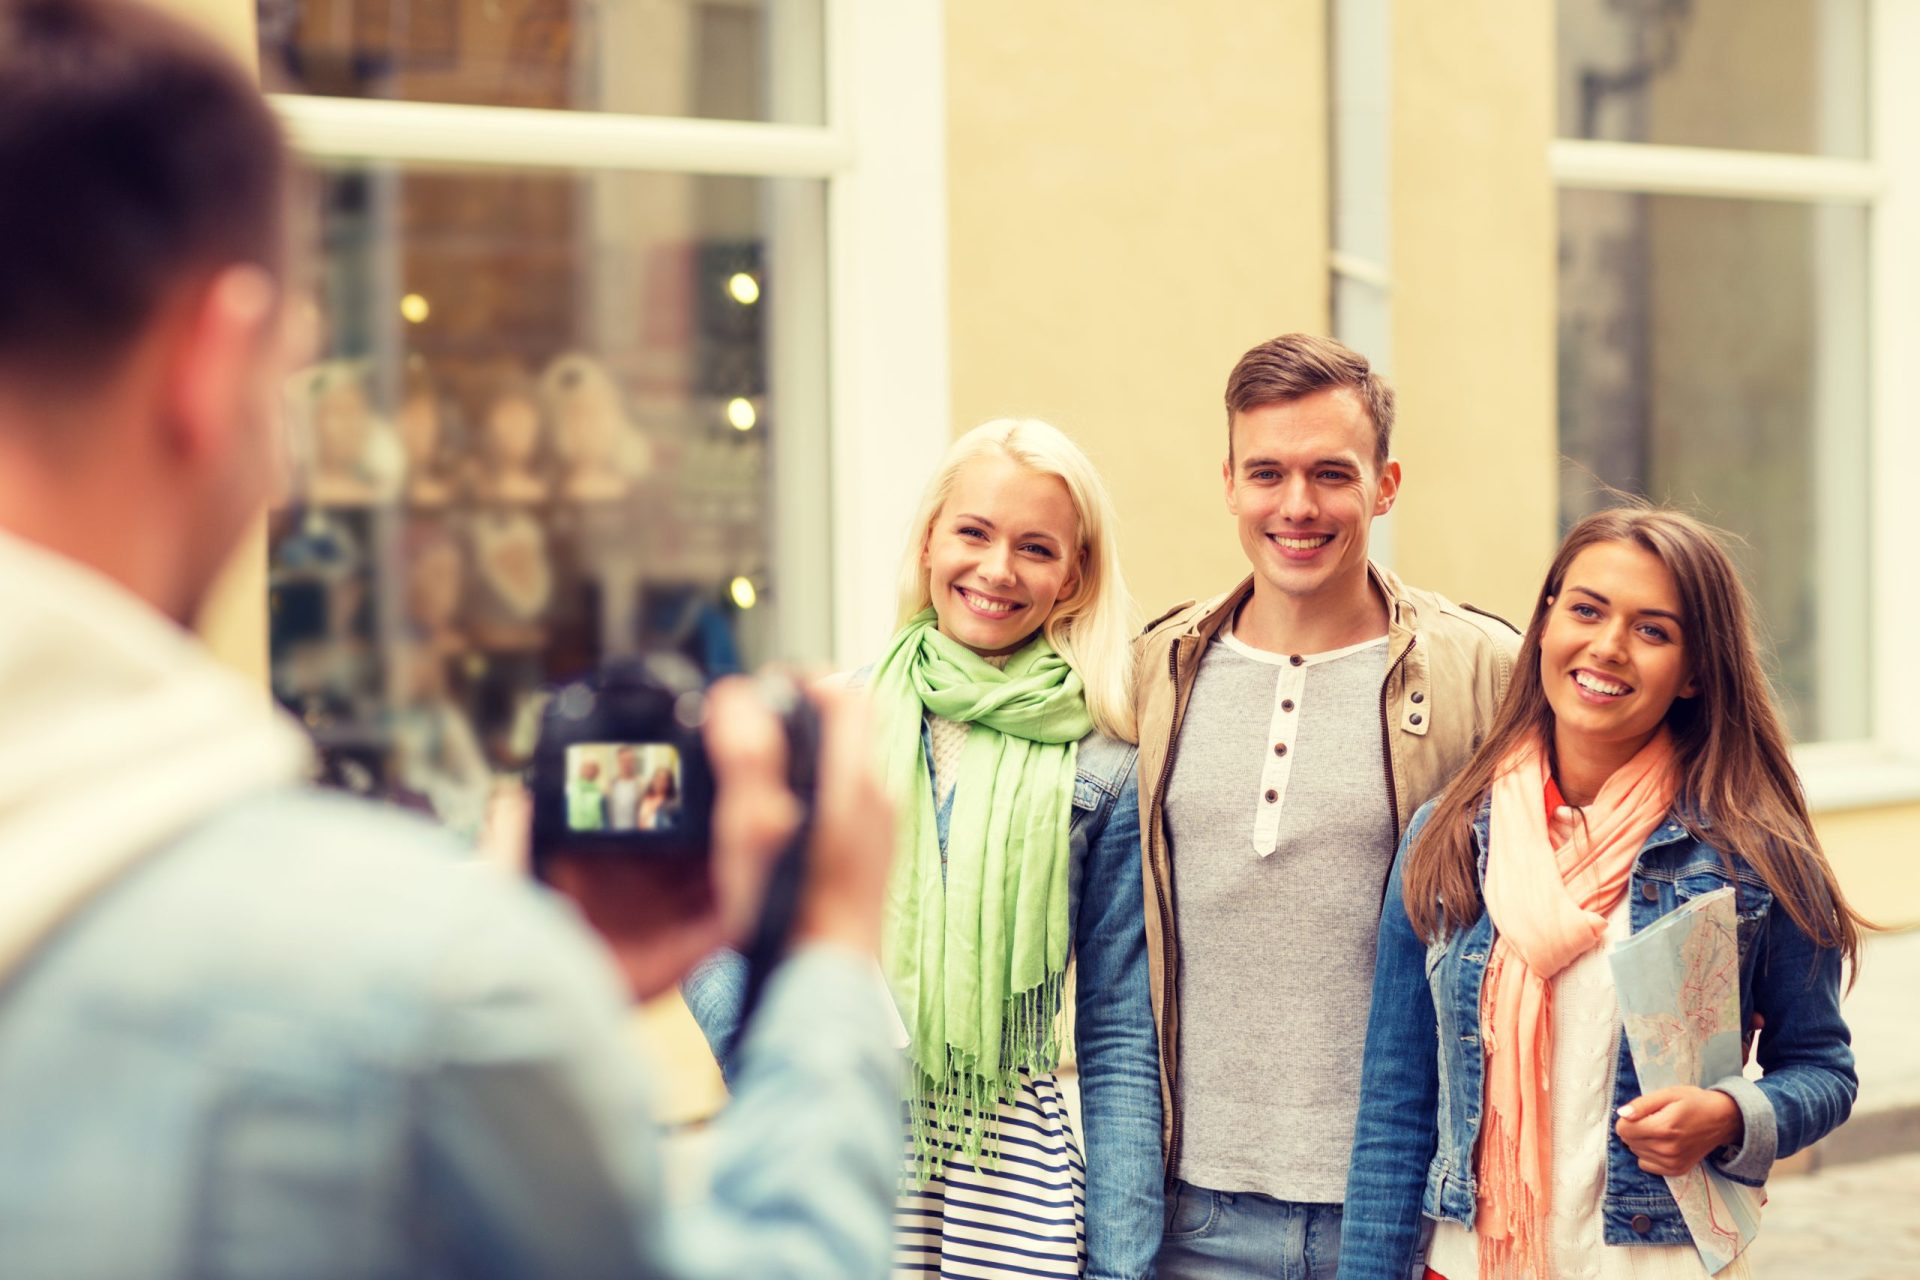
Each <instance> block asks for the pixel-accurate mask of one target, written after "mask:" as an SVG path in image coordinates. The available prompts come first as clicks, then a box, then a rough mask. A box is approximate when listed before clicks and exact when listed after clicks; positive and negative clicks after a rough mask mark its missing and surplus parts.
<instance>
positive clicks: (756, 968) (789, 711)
mask: <svg viewBox="0 0 1920 1280" xmlns="http://www.w3.org/2000/svg"><path fill="white" fill-rule="evenodd" d="M759 685H760V689H761V692H762V694H763V696H765V698H766V699H767V701H768V703H769V704H770V705H771V706H772V708H773V710H774V712H775V714H776V715H778V716H779V717H780V720H781V722H782V724H783V725H784V727H785V729H786V736H787V762H788V763H787V772H788V777H787V782H788V786H789V787H790V788H791V789H792V791H793V793H794V795H795V796H796V797H798V799H799V800H800V808H801V819H800V825H799V827H798V828H797V829H796V830H795V832H794V834H793V837H792V838H791V840H790V841H789V842H788V845H787V847H786V848H785V849H784V850H783V851H782V852H781V855H780V857H779V859H778V861H776V862H775V864H774V867H773V871H772V873H771V875H770V876H769V877H768V881H767V892H766V896H765V898H764V900H763V902H762V906H761V912H760V920H759V924H758V926H757V927H756V928H755V930H754V933H753V936H752V938H751V939H750V940H749V941H748V944H747V948H746V954H747V962H748V978H747V993H746V1005H745V1008H744V1009H743V1011H742V1014H743V1025H744V1016H745V1015H746V1014H749V1013H751V1012H752V1009H753V1006H754V1004H755V1002H756V1001H757V1000H758V998H759V994H760V990H761V987H762V986H763V985H764V983H765V981H766V978H767V976H768V975H769V974H770V973H771V972H772V970H773V968H774V966H775V965H776V964H778V963H779V960H780V956H781V954H782V953H783V952H784V951H785V950H786V945H787V939H788V937H789V935H790V934H791V933H792V931H793V920H794V913H795V911H796V909H797V908H798V906H799V900H800V890H801V887H802V885H803V884H804V882H805V879H806V866H805V856H806V847H807V837H808V834H809V832H810V831H811V828H812V812H813V799H814V782H815V763H816V758H817V756H818V751H819V740H820V726H819V720H818V718H817V716H816V715H815V713H814V709H813V704H812V703H811V702H809V701H808V700H807V698H806V696H805V694H804V693H803V692H802V691H801V690H800V688H799V687H798V686H797V685H795V684H794V683H793V682H791V681H789V680H785V679H781V678H777V677H763V678H762V679H761V680H760V681H759ZM706 718H707V698H706V682H705V681H704V680H703V679H702V677H701V675H700V672H699V671H698V669H697V668H695V667H694V666H693V664H691V663H689V662H687V661H686V660H685V659H683V658H680V657H678V656H676V655H673V654H652V655H648V656H646V657H637V658H622V659H617V660H614V661H612V662H609V663H607V664H606V665H604V666H602V667H601V668H600V669H599V670H597V671H595V672H594V673H592V674H591V675H588V676H586V677H583V678H582V679H579V680H575V681H573V682H571V683H569V684H566V685H563V686H561V687H560V688H559V689H558V690H556V691H555V692H554V694H553V697H552V698H551V699H550V700H549V701H548V703H547V706H546V710H545V711H544V712H543V714H542V716H541V722H540V737H539V741H538V742H537V744H536V745H535V747H534V751H533V762H532V767H531V768H530V770H529V772H528V778H529V788H530V790H531V792H532V796H533V831H532V841H531V848H532V856H533V873H534V874H535V875H536V876H538V877H540V878H541V879H543V880H545V879H547V878H548V877H547V869H548V868H549V867H550V866H551V865H552V863H553V861H554V859H556V858H558V857H566V858H570V859H598V858H617V859H649V860H671V861H679V862H684V863H690V864H696V865H697V864H704V863H705V861H706V860H707V857H708V855H709V853H710V852H711V848H710V840H711V833H712V825H713V796H714V782H713V770H712V767H711V766H710V765H709V764H708V762H707V752H706V746H705V743H704V741H703V739H702V736H701V733H702V729H703V728H704V726H705V724H706Z"/></svg>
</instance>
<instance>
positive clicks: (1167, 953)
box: [1148, 636, 1183, 1180]
mask: <svg viewBox="0 0 1920 1280" xmlns="http://www.w3.org/2000/svg"><path fill="white" fill-rule="evenodd" d="M1167 679H1168V681H1169V682H1170V683H1171V684H1172V685H1173V721H1172V723H1171V725H1169V729H1170V732H1169V733H1168V734H1167V758H1166V759H1165V760H1163V761H1161V763H1160V782H1159V784H1158V785H1157V786H1155V787H1154V789H1153V812H1152V813H1151V814H1149V815H1148V817H1149V819H1150V820H1151V821H1152V823H1153V830H1154V831H1155V832H1158V831H1159V830H1160V828H1161V825H1162V819H1161V816H1160V810H1161V806H1162V805H1163V804H1164V803H1165V802H1166V796H1167V779H1168V778H1170V777H1171V776H1172V775H1173V753H1174V746H1175V744H1176V743H1177V742H1178V741H1179V739H1180V716H1181V706H1180V639H1179V637H1178V636H1176V637H1174V641H1173V644H1172V645H1171V646H1169V647H1168V649H1167ZM1168 858H1169V860H1171V858H1172V854H1171V852H1169V854H1168ZM1153 896H1154V900H1155V901H1156V902H1157V903H1158V904H1159V907H1160V937H1161V942H1162V946H1161V950H1162V952H1163V955H1164V959H1163V963H1162V964H1161V972H1160V1007H1161V1008H1162V1009H1166V1010H1172V1009H1173V1007H1174V1005H1173V1002H1174V999H1175V995H1174V971H1175V969H1176V968H1177V967H1178V965H1179V959H1180V957H1179V955H1178V954H1177V952H1176V950H1175V948H1174V947H1172V946H1170V945H1167V943H1168V941H1169V940H1171V939H1172V937H1173V908H1172V906H1171V905H1170V904H1169V903H1168V902H1167V887H1166V884H1165V883H1164V881H1163V880H1162V878H1161V877H1160V876H1159V875H1158V874H1155V876H1154V877H1153ZM1175 1017H1176V1020H1177V1018H1178V1015H1177V1014H1176V1015H1175ZM1169 1039H1170V1037H1167V1036H1162V1037H1160V1070H1161V1071H1162V1072H1163V1073H1164V1074H1165V1075H1166V1077H1167V1101H1168V1105H1169V1107H1170V1108H1171V1109H1172V1111H1173V1126H1172V1130H1171V1133H1170V1135H1169V1137H1168V1139H1167V1154H1166V1160H1165V1162H1164V1163H1165V1169H1164V1170H1163V1172H1164V1174H1165V1176H1166V1178H1167V1179H1168V1180H1171V1179H1172V1178H1173V1171H1174V1169H1176V1168H1177V1167H1179V1159H1180V1128H1181V1120H1182V1119H1183V1117H1182V1116H1181V1114H1180V1102H1179V1097H1180V1093H1179V1089H1178V1088H1177V1082H1176V1081H1175V1079H1174V1053H1173V1046H1172V1045H1170V1044H1168V1043H1167V1041H1168V1040H1169Z"/></svg>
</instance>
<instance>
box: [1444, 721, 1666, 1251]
mask: <svg viewBox="0 0 1920 1280" xmlns="http://www.w3.org/2000/svg"><path fill="white" fill-rule="evenodd" d="M1547 778H1548V772H1547V753H1546V751H1545V749H1544V747H1543V746H1542V745H1541V744H1538V743H1535V744H1529V745H1528V746H1525V747H1522V748H1520V749H1518V750H1516V751H1515V752H1514V753H1513V754H1512V755H1510V756H1509V757H1507V759H1506V761H1505V762H1504V763H1503V764H1502V765H1501V767H1500V771H1499V772H1498V773H1496V774H1495V775H1494V781H1493V827H1492V831H1491V834H1490V838H1489V847H1488V850H1487V878H1486V890H1485V892H1486V905H1487V914H1488V915H1489V916H1491V917H1492V918H1493V925H1494V930H1495V940H1494V944H1493V952H1492V954H1491V955H1490V956H1489V957H1488V959H1487V974H1486V983H1485V986H1484V988H1483V990H1482V999H1481V1007H1480V1026H1481V1031H1482V1035H1483V1038H1484V1040H1485V1042H1486V1053H1487V1096H1486V1128H1485V1132H1484V1133H1482V1135H1481V1139H1480V1161H1479V1164H1480V1168H1479V1206H1478V1211H1477V1213H1476V1215H1475V1220H1474V1235H1475V1237H1476V1241H1477V1244H1478V1250H1479V1255H1480V1275H1481V1277H1482V1280H1513V1278H1517V1277H1524V1276H1533V1277H1535V1278H1536V1280H1545V1278H1546V1277H1548V1276H1551V1275H1552V1274H1553V1272H1552V1270H1551V1268H1550V1266H1549V1260H1548V1258H1547V1238H1548V1231H1547V1214H1548V1211H1549V1206H1548V1203H1547V1193H1548V1188H1549V1187H1550V1186H1551V1185H1552V1177H1553V1125H1552V1112H1551V1110H1550V1107H1551V1105H1552V1104H1551V1102H1550V1100H1549V1099H1548V1096H1547V1092H1548V1087H1549V1084H1550V1083H1551V1081H1552V1078H1553V985H1552V984H1553V978H1554V975H1556V974H1558V973H1559V972H1560V971H1561V970H1562V969H1564V968H1566V967H1567V966H1568V965H1569V964H1571V963H1573V962H1574V961H1575V960H1576V959H1578V958H1579V957H1580V956H1582V955H1584V954H1586V953H1587V952H1588V951H1591V950H1592V949H1593V948H1594V947H1595V946H1597V945H1599V943H1600V940H1601V938H1602V937H1603V936H1605V934H1606V930H1607V913H1608V912H1609V911H1611V910H1612V909H1613V906H1614V904H1615V903H1617V902H1618V901H1619V900H1620V895H1621V894H1622V893H1624V892H1625V891H1626V887H1627V879H1628V877H1629V876H1631V875H1632V873H1633V864H1634V859H1635V858H1636V857H1637V856H1638V855H1639V853H1640V847H1641V845H1643V844H1644V843H1645V842H1646V839H1647V837H1648V836H1649V835H1651V834H1652V832H1653V829H1654V828H1655V827H1657V826H1659V825H1660V823H1661V821H1662V820H1664V819H1665V817H1666V816H1667V811H1668V810H1669V809H1670V808H1672V807H1673V797H1674V791H1675V789H1676V786H1677V781H1678V779H1677V775H1676V773H1675V770H1674V752H1673V740H1672V738H1671V737H1669V736H1668V734H1667V731H1666V730H1665V729H1662V730H1661V731H1660V732H1659V733H1658V734H1656V735H1655V736H1654V738H1653V740H1652V741H1650V742H1648V743H1647V745H1646V746H1644V747H1642V748H1641V749H1640V751H1639V753H1638V754H1636V755H1635V756H1634V757H1633V758H1632V759H1631V760H1629V761H1627V763H1625V764H1623V765H1621V766H1620V767H1619V768H1618V769H1616V770H1615V771H1614V773H1613V776H1612V777H1610V778H1608V779H1607V782H1606V785H1605V786H1603V787H1602V788H1601V789H1600V794H1599V796H1598V797H1596V798H1595V800H1594V802H1593V804H1591V805H1589V806H1588V807H1587V810H1586V821H1585V822H1584V823H1576V824H1575V825H1574V827H1573V828H1572V831H1571V838H1570V839H1568V840H1567V841H1566V842H1565V843H1564V844H1561V845H1559V846H1558V847H1555V845H1554V842H1553V838H1552V836H1551V835H1550V833H1549V831H1548V827H1547V814H1546V810H1545V807H1544V806H1543V805H1542V803H1541V796H1542V795H1543V793H1544V791H1545V788H1546V785H1547Z"/></svg>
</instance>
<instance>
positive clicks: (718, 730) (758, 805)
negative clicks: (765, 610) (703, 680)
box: [707, 681, 893, 955]
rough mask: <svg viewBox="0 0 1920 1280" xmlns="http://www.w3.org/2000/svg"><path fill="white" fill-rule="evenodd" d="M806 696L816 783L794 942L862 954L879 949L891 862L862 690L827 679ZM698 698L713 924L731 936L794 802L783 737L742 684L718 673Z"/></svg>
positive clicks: (761, 886)
mask: <svg viewBox="0 0 1920 1280" xmlns="http://www.w3.org/2000/svg"><path fill="white" fill-rule="evenodd" d="M808 696H809V697H810V698H811V699H812V701H813V702H814V704H815V706H816V708H817V710H818V712H819V716H820V761H819V769H818V777H819V779H820V781H819V794H818V796H817V797H816V801H815V810H814V816H813V831H812V840H811V842H810V846H809V848H808V851H807V852H808V858H809V862H808V869H807V883H806V887H805V888H804V889H803V890H802V892H801V899H800V907H799V912H798V915H797V919H796V921H795V924H794V938H793V942H794V945H795V946H796V947H798V946H802V945H806V944H808V943H829V944H833V945H837V946H843V947H847V948H851V949H853V950H856V951H860V952H862V953H864V954H869V955H871V954H874V953H875V952H877V951H878V949H879V941H880V916H881V908H882V904H883V902H884V900H885V896H886V886H887V872H888V869H889V867H890V866H891V865H892V861H893V806H892V805H891V804H890V803H889V802H888V801H887V799H886V796H885V794H884V793H883V792H882V791H881V789H880V782H879V777H878V775H877V773H876V771H875V769H874V767H873V754H872V742H871V735H870V731H869V729H868V725H867V707H866V701H865V699H864V698H862V697H861V696H860V695H858V694H857V693H851V692H849V691H847V690H844V689H832V688H815V689H813V690H811V691H809V694H808ZM708 707H709V714H708V720H707V754H708V756H709V757H710V758H711V759H712V761H713V769H714V777H715V782H716V784H717V790H718V794H717V797H716V800H715V804H714V818H713V836H714V866H713V869H714V885H715V892H716V897H717V898H718V900H719V906H720V913H721V918H722V921H723V923H724V926H725V928H726V929H727V931H728V933H729V934H730V936H731V937H732V938H733V939H734V940H735V941H739V940H741V939H744V938H745V936H746V934H747V931H748V930H749V929H750V928H751V926H752V924H753V922H754V920H755V918H756V917H757V915H758V913H759V910H760V901H761V897H762V895H763V893H764V891H765V887H766V880H767V873H768V871H769V870H770V868H771V867H772V865H773V862H774V860H775V858H777V857H778V856H779V853H780V850H781V848H782V847H783V846H784V844H785V842H786V840H787V838H788V837H789V836H790V835H791V834H792V832H793V828H794V826H795V824H796V823H797V822H798V821H799V816H800V809H799V802H798V801H797V800H796V799H795V798H794V796H793V795H792V793H791V792H790V791H788V789H787V785H786V776H787V758H786V751H787V746H786V740H785V737H784V735H783V734H782V733H781V730H780V726H779V722H778V721H777V720H775V719H774V717H773V716H772V714H771V713H770V712H769V711H768V710H767V709H766V705H765V703H764V702H763V701H762V700H761V698H760V696H759V695H758V694H757V693H756V692H755V691H754V690H753V688H752V686H751V685H750V684H748V683H747V682H745V681H723V682H722V683H720V684H719V685H716V686H715V687H714V689H713V691H712V696H711V699H710V701H709V704H708Z"/></svg>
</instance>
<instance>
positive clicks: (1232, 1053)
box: [1165, 631, 1394, 1203]
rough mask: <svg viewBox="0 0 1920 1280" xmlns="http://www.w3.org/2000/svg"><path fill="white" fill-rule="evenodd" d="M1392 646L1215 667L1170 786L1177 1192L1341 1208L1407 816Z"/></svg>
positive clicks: (1222, 646)
mask: <svg viewBox="0 0 1920 1280" xmlns="http://www.w3.org/2000/svg"><path fill="white" fill-rule="evenodd" d="M1386 665H1387V644H1386V637H1385V636H1382V637H1380V638H1379V639H1377V640H1373V641H1369V642H1366V643H1363V644H1359V645H1354V646H1352V647H1350V648H1346V649H1340V650H1335V651H1333V652H1330V653H1322V654H1309V655H1302V656H1299V657H1295V656H1291V655H1286V654H1274V653H1266V652H1263V651H1260V650H1257V649H1253V648H1251V647H1249V646H1248V645H1246V644H1243V643H1242V642H1240V641H1239V640H1237V639H1235V638H1234V637H1233V635H1232V633H1231V632H1230V631H1225V632H1222V633H1221V635H1220V637H1219V638H1218V639H1217V640H1216V641H1215V642H1214V643H1213V644H1212V645H1210V646H1209V647H1208V649H1207V652H1206V654H1205V655H1204V656H1203V657H1202V659H1201V663H1200V671H1199V674H1198V676H1197V678H1196V683H1195V685H1194V689H1193V694H1192V697H1191V700H1190V702H1189V703H1188V709H1187V714H1186V718H1185V720H1184V722H1183V724H1182V727H1181V731H1180V741H1179V748H1178V750H1177V752H1176V753H1175V756H1174V768H1173V774H1172V777H1171V778H1169V779H1168V782H1167V794H1166V802H1165V803H1166V816H1167V827H1168V832H1169V834H1170V836H1171V838H1172V844H1173V882H1174V894H1175V908H1174V909H1175V913H1176V917H1177V925H1178V929H1179V938H1180V1026H1181V1033H1180V1064H1179V1066H1180V1102H1181V1106H1182V1110H1183V1113H1184V1117H1185V1122H1184V1123H1185V1139H1184V1141H1183V1143H1182V1145H1181V1152H1180V1161H1179V1168H1178V1169H1176V1170H1175V1172H1176V1173H1177V1174H1178V1176H1179V1177H1180V1178H1182V1179H1183V1180H1185V1181H1187V1182H1190V1183H1192V1184H1194V1185H1196V1186H1202V1187H1207V1188H1210V1189H1212V1190H1215V1191H1251V1192H1258V1193H1260V1194H1263V1195H1269V1196H1273V1197H1275V1198H1277V1199H1281V1200H1292V1201H1303V1202H1313V1203H1339V1202H1340V1201H1341V1200H1343V1199H1344V1198H1345V1195H1346V1184H1347V1158H1348V1154H1349V1152H1350V1150H1351V1148H1352V1145H1353V1126H1354V1118H1355V1116H1356V1114H1357V1113H1358V1109H1359V1094H1360V1054H1361V1048H1362V1045H1363V1042H1364V1040H1365V1038H1366V1031H1367V1006H1368V1001H1369V998H1370V996H1371V995H1372V990H1373V959H1374V936H1375V933H1376V931H1377V928H1378V923H1379V914H1380V890H1381V885H1382V884H1384V883H1385V880H1386V874H1387V869H1388V867H1389V865H1390V864H1391V863H1392V861H1393V852H1394V850H1393V829H1394V815H1393V813H1392V811H1391V810H1390V808H1389V805H1388V797H1387V783H1386V765H1385V762H1384V760H1383V759H1382V757H1381V745H1380V687H1381V682H1382V681H1383V680H1384V679H1385V678H1386Z"/></svg>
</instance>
